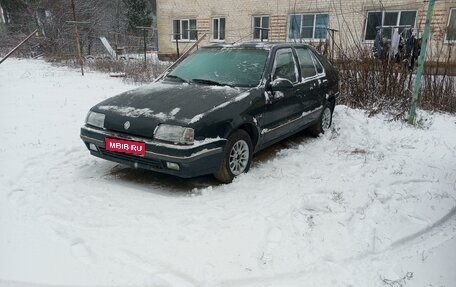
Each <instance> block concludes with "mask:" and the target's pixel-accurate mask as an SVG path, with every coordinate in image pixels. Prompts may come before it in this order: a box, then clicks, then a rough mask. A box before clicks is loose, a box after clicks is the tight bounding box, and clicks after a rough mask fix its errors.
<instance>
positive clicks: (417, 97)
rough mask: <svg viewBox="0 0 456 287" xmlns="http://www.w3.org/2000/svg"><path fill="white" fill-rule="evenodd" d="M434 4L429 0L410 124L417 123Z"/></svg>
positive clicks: (433, 0) (432, 0)
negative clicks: (417, 107) (417, 108)
mask: <svg viewBox="0 0 456 287" xmlns="http://www.w3.org/2000/svg"><path fill="white" fill-rule="evenodd" d="M434 6H435V0H429V6H428V11H427V15H426V24H425V25H424V32H423V39H422V42H421V52H420V56H419V58H418V68H417V70H416V78H415V85H414V87H413V93H412V103H411V105H410V112H409V118H408V123H409V124H414V123H415V116H416V105H417V102H418V101H419V100H420V92H421V76H422V75H423V70H424V61H425V60H426V50H427V44H428V40H429V34H430V30H431V21H432V16H433V15H434Z"/></svg>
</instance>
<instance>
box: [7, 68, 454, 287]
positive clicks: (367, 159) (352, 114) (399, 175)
mask: <svg viewBox="0 0 456 287" xmlns="http://www.w3.org/2000/svg"><path fill="white" fill-rule="evenodd" d="M130 88H132V86H131V85H127V84H124V83H122V82H121V80H119V79H114V78H109V77H108V76H107V75H103V74H99V73H90V72H89V73H87V74H86V76H85V77H81V76H80V74H79V73H78V70H72V69H67V68H62V67H52V66H50V65H49V64H46V63H44V62H42V61H36V60H35V61H31V60H16V59H9V60H7V61H5V62H4V63H3V64H2V65H0V128H1V142H0V286H14V287H16V286H50V285H57V286H126V285H128V286H179V287H186V286H280V287H283V286H394V287H400V286H435V287H438V286H447V287H452V286H456V272H455V270H456V117H455V116H449V115H442V114H435V115H428V116H427V119H428V122H427V124H426V126H427V127H426V128H412V127H409V126H407V125H406V124H403V123H400V122H388V121H386V120H385V118H384V117H382V116H377V117H372V118H368V117H366V116H365V114H364V113H363V112H362V111H359V110H353V109H349V108H346V107H343V106H338V107H337V108H336V111H335V114H334V125H333V130H332V131H331V132H329V133H327V134H325V135H324V136H322V137H320V138H311V137H309V136H308V135H306V133H302V134H300V135H298V136H295V137H293V138H292V139H290V140H287V141H285V142H282V143H279V144H278V145H275V146H274V147H272V148H270V149H268V150H266V151H264V152H261V153H260V154H258V156H256V157H255V160H254V166H253V168H252V169H251V171H250V172H249V173H248V174H245V175H242V176H240V177H239V178H238V179H236V180H235V181H234V182H233V183H232V184H229V185H220V184H218V183H217V182H216V181H215V180H214V179H212V177H210V176H208V177H201V178H196V179H191V180H182V179H178V178H174V177H171V176H164V175H159V174H155V173H152V172H147V171H141V170H134V169H129V168H125V167H122V166H118V165H117V164H114V163H111V162H108V161H103V160H101V159H97V158H94V157H92V156H90V155H89V152H88V151H87V150H86V148H85V146H84V145H83V143H82V141H81V140H80V139H79V127H80V126H81V125H82V123H83V121H84V118H85V115H86V112H87V111H88V109H89V108H90V107H91V106H92V105H94V104H95V103H97V102H99V101H100V100H103V99H105V98H107V97H109V96H112V95H115V94H117V93H120V92H122V91H125V90H128V89H130Z"/></svg>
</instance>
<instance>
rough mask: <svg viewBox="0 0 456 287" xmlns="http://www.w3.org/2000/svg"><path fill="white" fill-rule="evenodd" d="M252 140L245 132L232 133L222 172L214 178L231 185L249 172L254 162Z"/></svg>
mask: <svg viewBox="0 0 456 287" xmlns="http://www.w3.org/2000/svg"><path fill="white" fill-rule="evenodd" d="M252 153H253V148H252V140H251V139H250V136H249V134H248V133H247V132H245V131H244V130H237V131H235V132H234V133H232V134H231V135H230V136H229V138H228V141H227V144H226V146H225V150H224V156H223V160H222V165H221V167H220V170H219V171H217V172H216V173H215V174H214V176H215V178H216V179H218V180H219V181H221V182H224V183H230V182H231V181H233V178H234V177H236V176H238V175H240V174H242V173H244V172H247V171H248V170H249V168H250V163H251V162H252Z"/></svg>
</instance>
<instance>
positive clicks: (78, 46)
mask: <svg viewBox="0 0 456 287" xmlns="http://www.w3.org/2000/svg"><path fill="white" fill-rule="evenodd" d="M71 9H72V10H73V20H74V22H75V23H74V33H75V34H76V46H77V49H78V57H79V65H80V66H81V74H82V75H83V76H84V62H83V61H82V55H81V44H80V43H79V33H78V26H77V24H76V9H75V6H74V0H71Z"/></svg>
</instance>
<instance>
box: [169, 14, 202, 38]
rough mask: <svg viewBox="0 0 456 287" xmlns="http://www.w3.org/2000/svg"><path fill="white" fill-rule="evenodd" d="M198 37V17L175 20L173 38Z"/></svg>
mask: <svg viewBox="0 0 456 287" xmlns="http://www.w3.org/2000/svg"><path fill="white" fill-rule="evenodd" d="M197 38H198V32H197V31H196V19H180V20H173V37H172V39H173V40H179V41H195V40H197Z"/></svg>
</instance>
